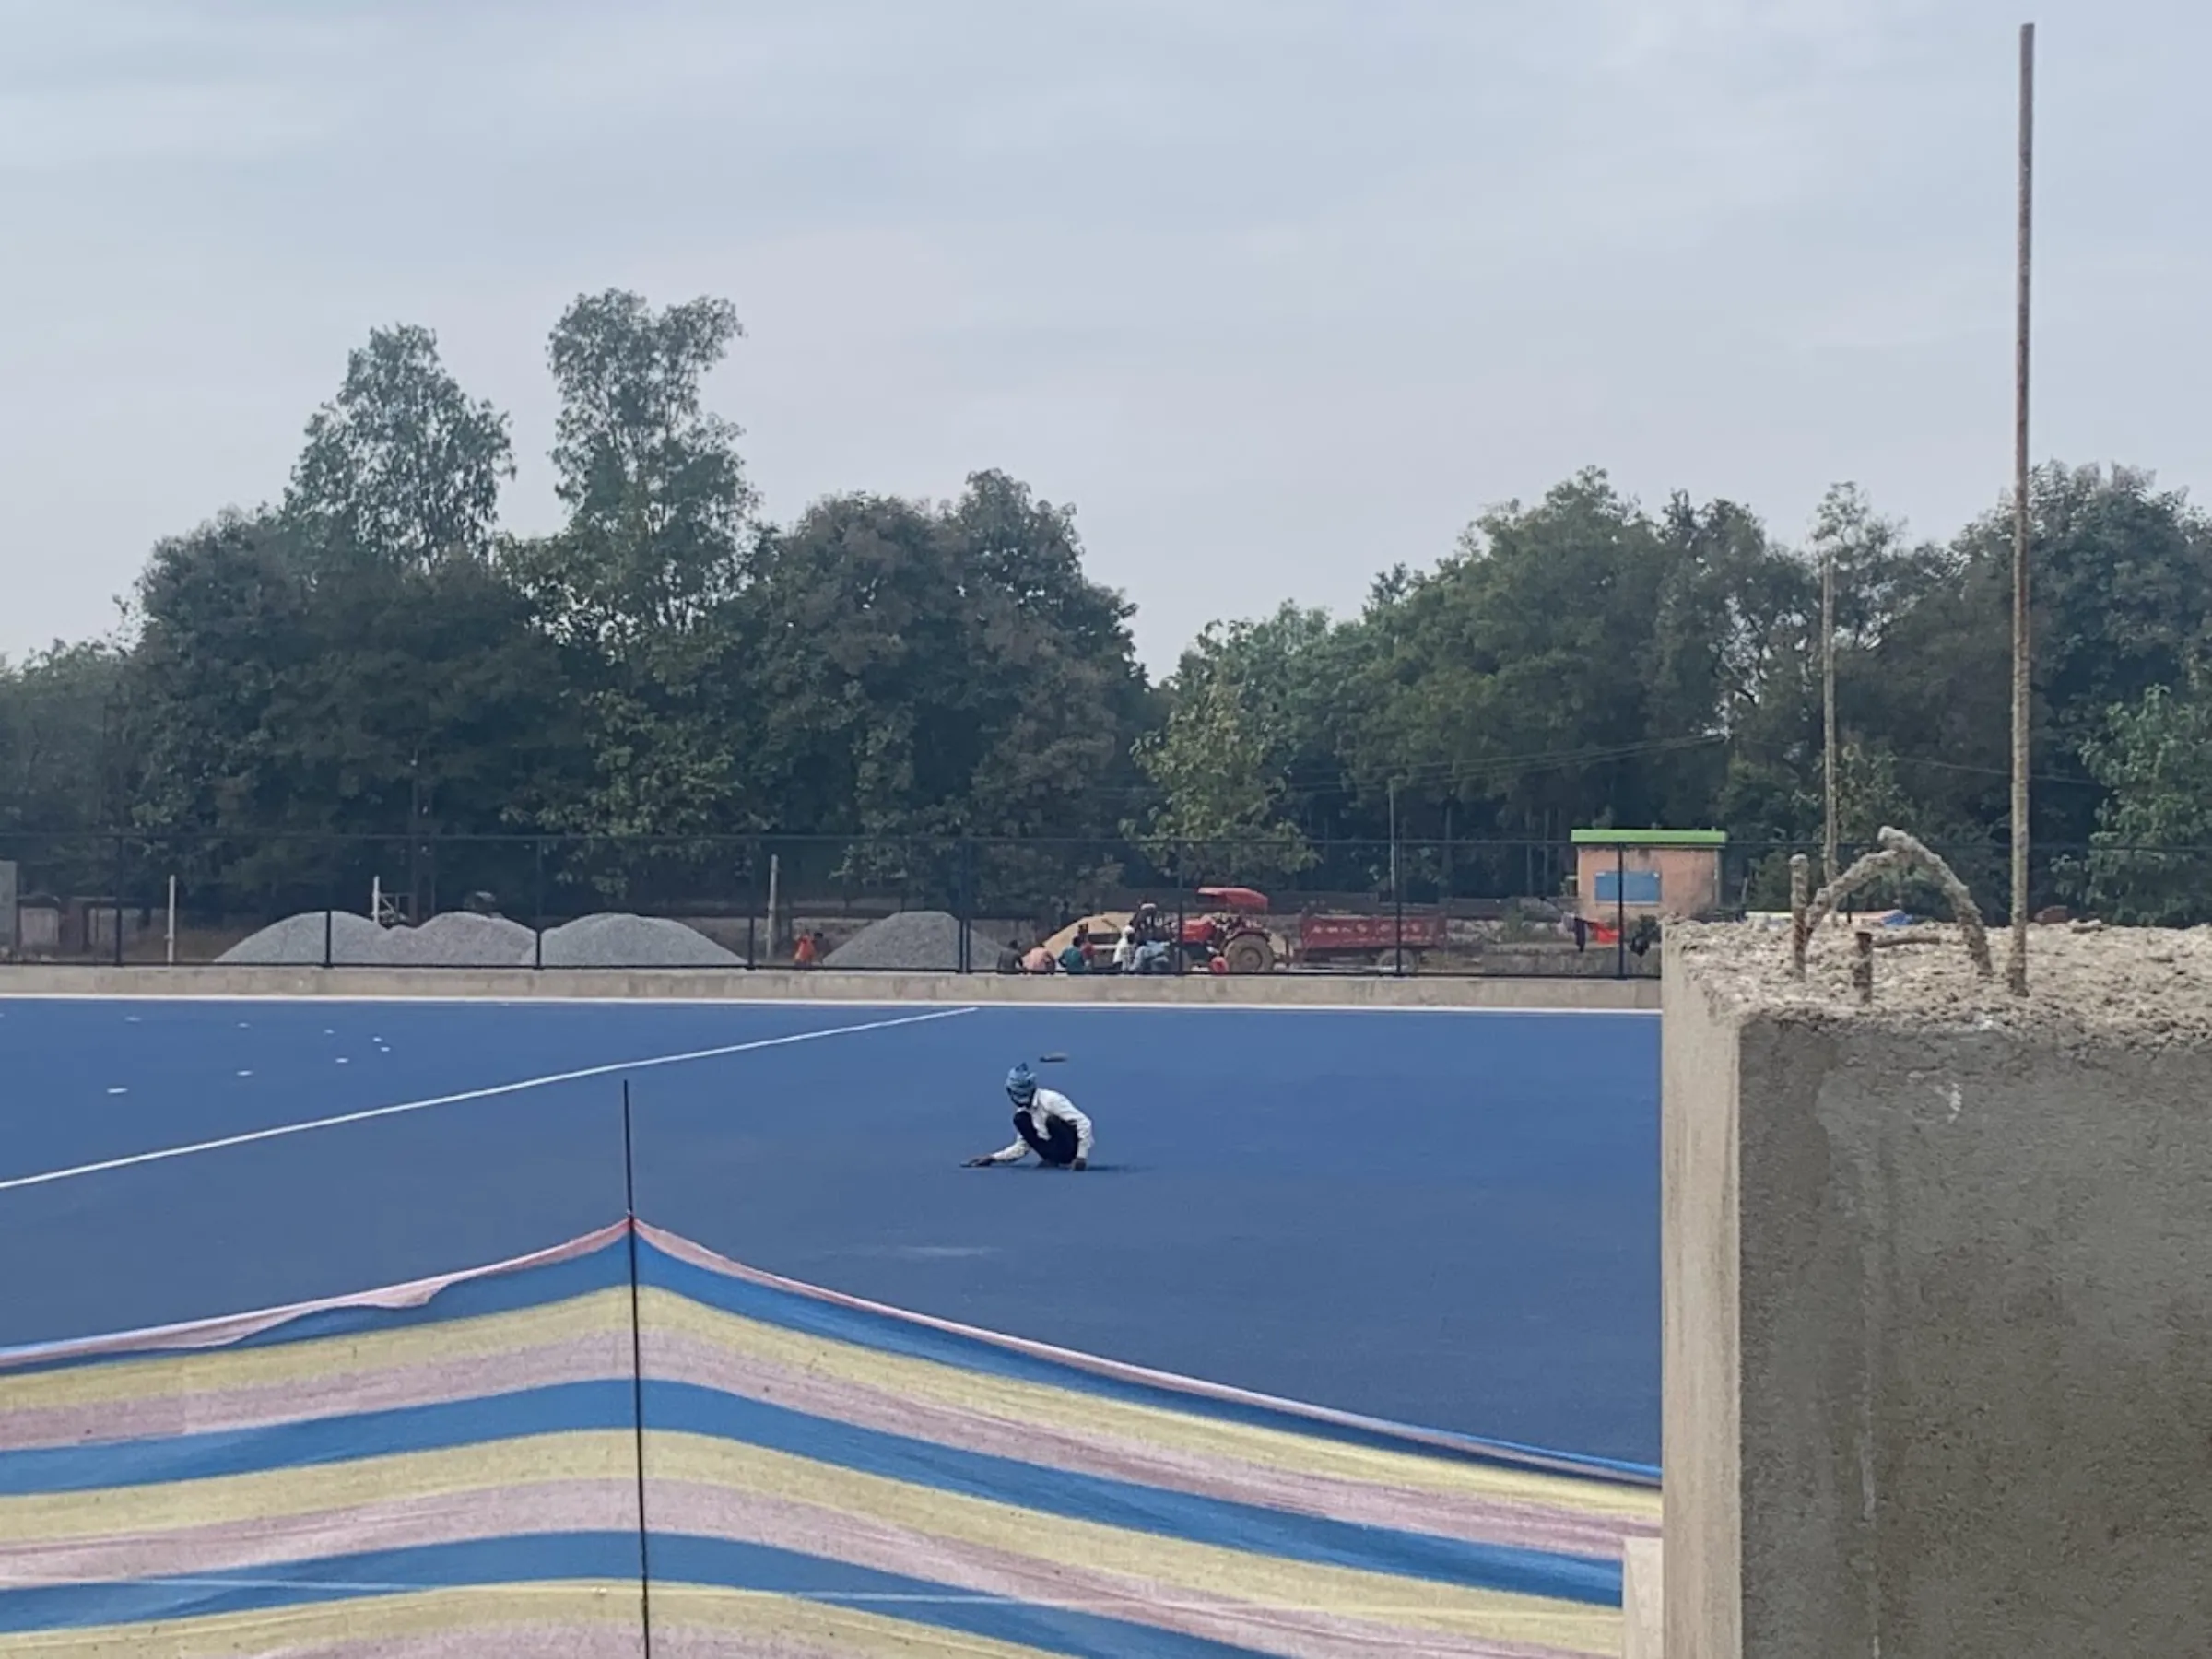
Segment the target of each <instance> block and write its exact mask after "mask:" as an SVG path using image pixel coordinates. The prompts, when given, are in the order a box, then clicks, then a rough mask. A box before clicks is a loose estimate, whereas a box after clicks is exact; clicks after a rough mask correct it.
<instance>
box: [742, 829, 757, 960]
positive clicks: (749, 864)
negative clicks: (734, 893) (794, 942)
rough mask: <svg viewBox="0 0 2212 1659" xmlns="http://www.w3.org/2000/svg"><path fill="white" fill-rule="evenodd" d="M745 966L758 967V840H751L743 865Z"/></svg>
mask: <svg viewBox="0 0 2212 1659" xmlns="http://www.w3.org/2000/svg"><path fill="white" fill-rule="evenodd" d="M745 965H746V966H747V968H748V969H749V968H758V967H759V966H760V838H759V836H755V837H754V838H753V850H752V853H750V855H749V856H748V857H747V859H746V865H745Z"/></svg>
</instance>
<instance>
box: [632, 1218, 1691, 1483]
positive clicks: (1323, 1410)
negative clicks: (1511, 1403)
mask: <svg viewBox="0 0 2212 1659" xmlns="http://www.w3.org/2000/svg"><path fill="white" fill-rule="evenodd" d="M637 1228H638V1237H639V1238H641V1239H642V1240H643V1241H645V1242H647V1243H648V1244H651V1245H652V1246H653V1248H654V1249H655V1250H658V1251H660V1252H661V1253H663V1254H664V1255H668V1256H672V1257H674V1258H675V1259H676V1260H677V1261H679V1262H683V1263H685V1264H686V1265H689V1266H693V1267H698V1268H700V1269H703V1270H704V1271H706V1272H709V1273H716V1274H720V1275H722V1276H723V1277H725V1278H734V1279H738V1280H741V1281H743V1282H744V1283H746V1284H749V1285H758V1286H759V1287H760V1288H763V1289H767V1290H776V1291H781V1292H782V1293H783V1294H785V1295H787V1296H796V1297H804V1298H806V1300H810V1301H817V1302H820V1303H822V1304H824V1305H825V1306H828V1307H833V1308H842V1309H845V1310H847V1311H848V1312H856V1313H867V1314H872V1315H875V1316H876V1317H877V1318H881V1319H891V1320H897V1321H899V1322H900V1323H901V1324H910V1325H916V1326H920V1327H922V1328H924V1329H927V1330H932V1331H936V1332H939V1333H940V1334H942V1335H948V1336H958V1337H961V1338H964V1339H965V1340H967V1341H971V1342H981V1343H985V1344H987V1345H989V1346H990V1347H995V1348H999V1349H1002V1350H1004V1351H1006V1352H1007V1353H1013V1354H1020V1355H1022V1356H1023V1357H1025V1358H1027V1359H1041V1360H1045V1361H1047V1362H1049V1363H1051V1364H1053V1365H1061V1366H1065V1367H1067V1368H1069V1369H1071V1370H1074V1371H1085V1372H1088V1373H1089V1374H1090V1375H1092V1376H1096V1377H1103V1378H1106V1379H1108V1380H1109V1381H1112V1382H1126V1383H1131V1384H1134V1385H1135V1386H1138V1387H1144V1388H1157V1389H1163V1390H1167V1391H1170V1392H1172V1393H1176V1394H1188V1395H1190V1396H1191V1397H1193V1398H1194V1399H1202V1400H1210V1401H1213V1402H1215V1403H1217V1404H1220V1405H1229V1406H1248V1407H1253V1408H1255V1409H1258V1410H1263V1411H1269V1412H1277V1413H1281V1414H1283V1415H1285V1416H1288V1417H1292V1418H1303V1419H1304V1420H1305V1421H1307V1422H1310V1423H1325V1424H1327V1425H1329V1426H1330V1427H1331V1428H1335V1429H1351V1430H1359V1432H1361V1433H1366V1434H1377V1435H1386V1436H1388V1437H1390V1438H1391V1439H1393V1440H1398V1441H1406V1442H1408V1443H1410V1444H1415V1445H1420V1446H1426V1447H1429V1448H1430V1449H1432V1450H1435V1451H1440V1452H1452V1453H1460V1454H1462V1455H1473V1456H1477V1457H1481V1458H1485V1459H1488V1460H1490V1461H1493V1462H1502V1463H1512V1464H1514V1465H1519V1466H1522V1467H1525V1468H1530V1469H1535V1470H1541V1471H1545V1472H1547V1473H1552V1474H1559V1475H1569V1476H1573V1477H1578V1478H1581V1479H1584V1480H1600V1481H1608V1482H1611V1483H1613V1484H1616V1485H1621V1486H1647V1485H1649V1486H1655V1485H1656V1484H1657V1483H1656V1482H1655V1481H1652V1482H1646V1481H1642V1480H1640V1479H1637V1478H1636V1477H1633V1476H1630V1475H1625V1474H1617V1473H1615V1472H1613V1471H1610V1470H1605V1469H1596V1468H1593V1467H1592V1466H1591V1465H1588V1464H1587V1463H1584V1462H1582V1461H1580V1460H1578V1459H1576V1458H1574V1457H1571V1456H1568V1455H1564V1454H1560V1455H1553V1454H1550V1453H1544V1452H1541V1451H1537V1450H1535V1449H1534V1448H1530V1447H1524V1446H1512V1445H1505V1444H1502V1443H1500V1442H1496V1441H1486V1440H1480V1439H1477V1437H1475V1436H1473V1435H1463V1434H1453V1433H1452V1432H1450V1431H1449V1430H1442V1429H1422V1428H1417V1427H1415V1426H1413V1425H1412V1424H1408V1423H1394V1422H1392V1421H1390V1420H1389V1419H1388V1418H1373V1417H1365V1416H1362V1415H1360V1414H1359V1413H1358V1412H1351V1411H1338V1410H1336V1409H1335V1408H1334V1407H1331V1406H1310V1405H1307V1404H1306V1403H1304V1402H1303V1401H1300V1400H1287V1399H1283V1398H1281V1397H1280V1396H1278V1395H1276V1394H1259V1393H1256V1392H1254V1391H1253V1390H1251V1389H1246V1388H1234V1387H1231V1386H1230V1385H1229V1384H1228V1383H1225V1382H1203V1381H1201V1380H1200V1379H1198V1378H1195V1377H1182V1376H1177V1375H1176V1374H1175V1373H1173V1372H1172V1371H1153V1370H1150V1369H1148V1368H1147V1367H1145V1366H1141V1365H1131V1364H1128V1363H1126V1362H1125V1361H1123V1360H1119V1359H1100V1358H1099V1357H1098V1356H1097V1355H1095V1354H1086V1353H1081V1352H1078V1351H1077V1350H1076V1349H1074V1348H1064V1347H1053V1345H1052V1344H1051V1343H1048V1342H1035V1341H1031V1340H1030V1338H1028V1337H1026V1336H1008V1335H1003V1334H1002V1333H1000V1332H997V1331H986V1330H982V1329H981V1328H980V1327H978V1326H975V1325H969V1324H960V1323H959V1322H958V1321H957V1320H950V1319H938V1318H936V1317H935V1316H934V1315H931V1314H927V1313H912V1312H907V1311H906V1310H905V1309H903V1308H893V1307H888V1306H887V1305H885V1304H884V1303H882V1302H876V1301H869V1300H866V1299H865V1298H863V1297H858V1296H848V1295H846V1294H845V1293H844V1292H843V1291H841V1290H825V1289H823V1288H821V1287H820V1286H818V1285H808V1284H803V1283H801V1282H800V1281H799V1280H797V1279H789V1278H785V1277H782V1275H780V1274H774V1273H769V1272H766V1271H764V1270H762V1269H760V1268H759V1267H747V1266H746V1265H744V1264H743V1263H742V1262H733V1261H731V1260H730V1259H729V1258H728V1257H726V1256H719V1255H716V1254H715V1253H713V1252H712V1251H711V1250H708V1249H707V1248H706V1247H705V1246H703V1245H700V1244H694V1243H693V1242H692V1241H690V1240H688V1239H686V1238H682V1237H680V1236H678V1235H677V1234H676V1233H672V1232H665V1231H663V1230H661V1229H660V1228H657V1227H654V1226H653V1225H652V1224H651V1223H650V1222H645V1221H641V1222H639V1223H638V1224H637Z"/></svg>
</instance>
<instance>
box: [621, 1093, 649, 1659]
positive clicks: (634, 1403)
mask: <svg viewBox="0 0 2212 1659" xmlns="http://www.w3.org/2000/svg"><path fill="white" fill-rule="evenodd" d="M637 1167H638V1166H637V1159H636V1156H635V1155H634V1153H633V1152H632V1151H631V1140H630V1132H629V1078H628V1077H625V1078H623V1079H622V1215H623V1222H624V1226H623V1231H624V1233H625V1234H626V1235H627V1236H628V1240H629V1399H630V1422H631V1425H632V1428H633V1432H634V1433H635V1435H636V1438H637V1448H636V1449H637V1466H638V1625H639V1630H640V1632H641V1640H642V1646H643V1648H644V1653H645V1659H653V1558H652V1556H651V1555H650V1554H649V1553H648V1550H649V1547H650V1546H649V1544H648V1539H649V1538H650V1537H651V1534H650V1533H648V1532H647V1531H646V1526H645V1337H644V1326H643V1324H642V1322H641V1320H640V1319H639V1317H638V1174H637Z"/></svg>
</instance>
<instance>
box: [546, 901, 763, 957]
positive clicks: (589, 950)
mask: <svg viewBox="0 0 2212 1659" xmlns="http://www.w3.org/2000/svg"><path fill="white" fill-rule="evenodd" d="M545 947H546V966H547V967H548V968H742V967H744V966H745V959H744V958H743V957H741V956H739V955H737V954H736V953H735V951H730V950H724V948H723V947H721V946H719V945H717V944H715V943H714V941H713V940H712V939H710V938H708V937H707V935H704V934H702V933H700V932H699V931H698V930H697V929H696V928H690V927H686V926H685V925H684V924H682V923H681V922H671V921H670V920H668V918H667V917H665V916H632V915H627V914H623V913H621V912H601V913H600V914H598V915H595V916H579V917H578V918H577V919H576V920H575V921H573V922H564V923H562V924H560V925H559V927H551V928H547V930H546V939H545ZM524 960H525V961H527V960H529V956H528V947H527V946H526V945H525V947H524Z"/></svg>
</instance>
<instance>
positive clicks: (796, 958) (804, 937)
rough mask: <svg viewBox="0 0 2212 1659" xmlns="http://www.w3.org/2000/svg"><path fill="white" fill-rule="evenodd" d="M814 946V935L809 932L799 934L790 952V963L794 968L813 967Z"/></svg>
mask: <svg viewBox="0 0 2212 1659" xmlns="http://www.w3.org/2000/svg"><path fill="white" fill-rule="evenodd" d="M815 948H816V947H815V943H814V935H812V934H810V933H805V934H801V935H799V942H798V944H797V945H796V946H795V947H794V948H793V950H792V953H791V965H792V966H793V967H794V968H811V967H813V966H814V959H815Z"/></svg>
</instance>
